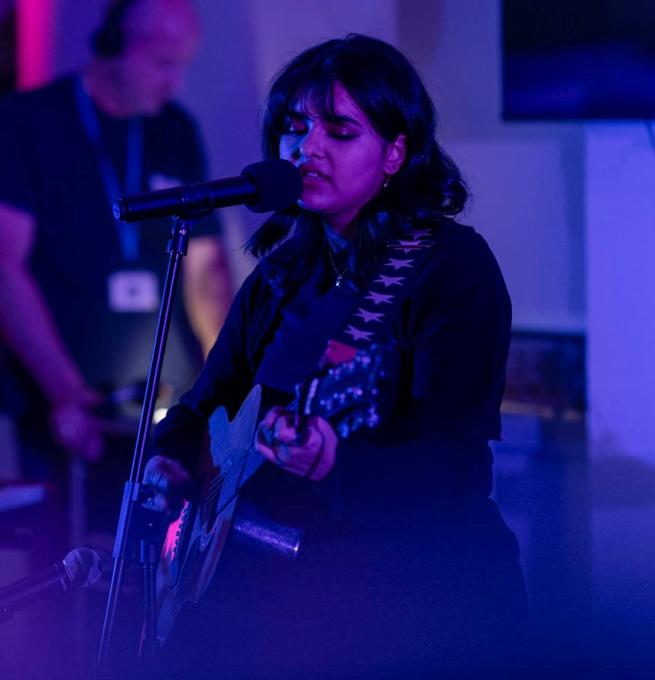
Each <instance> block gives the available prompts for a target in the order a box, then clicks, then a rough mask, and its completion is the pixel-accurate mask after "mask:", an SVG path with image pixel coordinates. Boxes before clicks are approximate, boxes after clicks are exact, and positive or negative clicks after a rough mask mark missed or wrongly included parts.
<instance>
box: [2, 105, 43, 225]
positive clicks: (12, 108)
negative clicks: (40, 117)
mask: <svg viewBox="0 0 655 680" xmlns="http://www.w3.org/2000/svg"><path fill="white" fill-rule="evenodd" d="M21 101H22V99H21V97H20V95H11V96H9V97H8V98H6V99H3V100H2V101H1V102H0V149H2V155H1V156H0V202H3V203H8V204H10V205H12V206H14V207H16V208H20V209H21V210H24V211H25V212H28V213H31V214H32V215H33V214H35V213H36V205H37V201H36V183H35V172H34V159H33V157H32V154H31V151H30V149H31V145H30V144H29V141H28V138H29V135H27V134H26V129H25V126H26V125H27V124H28V120H29V119H28V118H27V117H26V116H24V115H21V108H22V105H21Z"/></svg>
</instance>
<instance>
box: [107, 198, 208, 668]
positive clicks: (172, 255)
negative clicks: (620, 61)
mask: <svg viewBox="0 0 655 680" xmlns="http://www.w3.org/2000/svg"><path fill="white" fill-rule="evenodd" d="M208 212H210V211H209V210H208V211H203V212H201V213H198V214H193V215H188V216H185V217H179V218H178V217H174V218H173V226H172V230H171V239H170V241H169V242H168V246H167V248H166V251H167V252H168V253H169V260H168V268H167V270H166V278H165V281H164V290H163V293H162V299H161V305H160V308H159V317H158V319H157V329H156V332H155V341H154V345H153V351H152V357H151V359H150V367H149V368H148V376H147V380H146V391H145V396H144V399H143V406H142V409H141V417H140V419H139V427H138V431H137V436H136V442H135V445H134V455H133V458H132V468H131V471H130V478H129V480H128V481H127V482H126V483H125V489H124V493H123V504H122V506H121V512H120V517H119V520H118V526H117V528H116V538H115V542H114V554H113V557H114V563H113V570H112V576H111V582H110V586H109V594H108V596H107V605H106V608H105V617H104V621H103V626H102V635H101V638H100V648H99V651H98V669H99V671H101V672H102V670H103V668H104V666H105V663H106V660H107V655H108V652H109V649H110V642H111V635H112V628H113V624H114V618H115V615H116V610H117V604H118V596H119V592H120V586H121V583H122V579H123V572H124V569H125V564H126V561H127V560H128V559H130V558H133V557H134V556H135V554H140V559H141V562H142V564H143V567H144V575H145V581H144V584H145V597H144V609H145V612H144V629H143V638H142V642H141V651H140V656H141V660H145V662H146V663H150V662H152V660H153V659H154V655H155V653H156V649H157V644H156V632H155V612H154V589H155V572H156V566H157V562H158V559H159V554H160V551H161V543H162V541H163V537H164V534H165V528H166V527H165V525H164V524H163V523H162V517H161V515H162V513H160V512H158V511H154V510H147V509H146V508H144V505H143V503H144V489H143V484H142V483H141V481H140V480H142V478H143V469H144V465H145V450H146V445H147V442H148V437H149V434H150V429H151V426H152V417H153V413H154V408H155V402H156V398H157V392H158V388H159V378H160V375H161V368H162V363H163V359H164V352H165V349H166V340H167V338H168V331H169V328H170V324H171V313H172V308H173V301H174V298H175V291H176V289H177V284H178V281H179V276H180V271H181V267H182V258H183V257H184V256H185V255H186V254H187V248H188V244H189V234H190V231H191V227H192V225H191V222H190V221H189V218H191V217H193V218H196V217H201V216H204V215H205V214H207V213H208ZM144 657H145V659H144Z"/></svg>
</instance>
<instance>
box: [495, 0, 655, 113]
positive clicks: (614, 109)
mask: <svg viewBox="0 0 655 680" xmlns="http://www.w3.org/2000/svg"><path fill="white" fill-rule="evenodd" d="M503 117H504V118H505V119H507V120H522V119H622V118H633V119H634V118H637V119H649V118H655V0H504V1H503Z"/></svg>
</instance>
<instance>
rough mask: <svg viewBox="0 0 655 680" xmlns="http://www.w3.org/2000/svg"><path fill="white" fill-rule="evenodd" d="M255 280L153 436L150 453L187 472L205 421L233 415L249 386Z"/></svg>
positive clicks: (194, 458)
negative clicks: (223, 411)
mask: <svg viewBox="0 0 655 680" xmlns="http://www.w3.org/2000/svg"><path fill="white" fill-rule="evenodd" d="M258 279H259V273H258V270H255V272H253V273H252V274H251V275H250V276H249V277H248V279H246V281H245V282H244V284H243V286H242V287H241V289H240V290H239V292H238V293H237V296H236V298H235V300H234V302H233V303H232V306H231V307H230V311H229V313H228V315H227V318H226V320H225V324H224V325H223V328H222V330H221V332H220V334H219V336H218V338H217V340H216V343H215V345H214V347H213V348H212V350H211V351H210V353H209V355H208V357H207V361H206V362H205V365H204V367H203V369H202V371H201V372H200V375H199V376H198V378H197V380H196V382H195V383H194V385H193V387H192V388H191V389H190V390H189V391H188V392H187V393H185V394H184V395H183V396H182V397H181V399H180V402H179V404H177V405H176V406H174V407H173V408H171V409H170V410H169V411H168V413H167V415H166V417H165V418H164V419H163V420H162V421H161V422H160V423H159V424H158V425H157V427H156V428H155V431H154V433H153V453H154V454H158V455H163V456H167V457H168V458H174V459H177V460H179V461H181V462H182V463H183V464H184V465H185V466H186V467H187V469H189V470H190V471H193V470H194V469H195V467H196V463H197V460H198V455H199V453H200V449H201V446H202V442H203V440H204V437H205V433H206V429H207V420H208V418H209V416H210V415H211V414H212V412H213V411H214V410H215V409H216V408H217V407H218V406H225V407H226V408H227V410H228V412H229V413H230V415H231V416H232V415H234V413H235V412H236V410H237V409H238V407H239V406H240V405H241V402H242V401H243V400H244V398H245V397H246V395H247V394H248V391H249V390H250V388H251V386H252V381H253V369H252V367H251V365H250V361H249V359H248V352H247V346H248V342H247V340H248V329H249V320H250V317H251V312H252V304H253V303H252V298H253V295H254V292H255V290H254V289H255V288H256V285H257V281H258Z"/></svg>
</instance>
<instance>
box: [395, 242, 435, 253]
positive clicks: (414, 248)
mask: <svg viewBox="0 0 655 680" xmlns="http://www.w3.org/2000/svg"><path fill="white" fill-rule="evenodd" d="M429 245H430V244H429V243H422V244H418V245H415V246H391V247H392V248H393V249H394V250H401V251H402V252H403V253H405V255H407V254H409V253H415V252H416V251H417V250H420V249H421V248H427V247H429Z"/></svg>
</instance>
